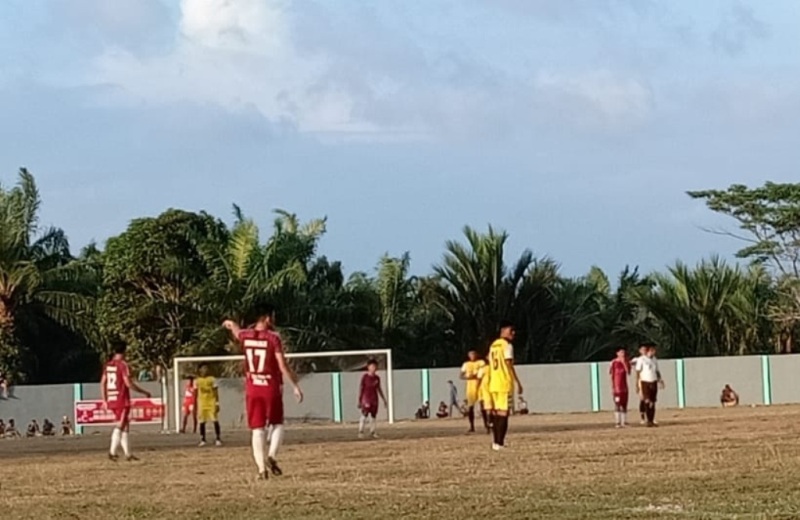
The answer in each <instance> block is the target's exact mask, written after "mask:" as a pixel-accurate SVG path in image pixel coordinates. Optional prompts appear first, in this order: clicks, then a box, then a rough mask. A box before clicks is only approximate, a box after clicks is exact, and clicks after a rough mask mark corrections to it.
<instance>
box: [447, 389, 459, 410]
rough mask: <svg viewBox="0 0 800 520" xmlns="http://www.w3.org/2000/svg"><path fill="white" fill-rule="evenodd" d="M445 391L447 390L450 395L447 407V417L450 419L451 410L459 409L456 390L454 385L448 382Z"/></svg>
mask: <svg viewBox="0 0 800 520" xmlns="http://www.w3.org/2000/svg"><path fill="white" fill-rule="evenodd" d="M447 389H448V391H449V393H450V405H449V408H450V410H449V413H448V416H449V417H452V416H453V408H455V409H456V410H458V409H459V405H458V389H457V388H456V385H455V384H453V382H452V381H448V382H447Z"/></svg>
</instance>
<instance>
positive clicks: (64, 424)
mask: <svg viewBox="0 0 800 520" xmlns="http://www.w3.org/2000/svg"><path fill="white" fill-rule="evenodd" d="M61 435H72V422H70V420H69V417H67V416H66V415H65V416H64V418H63V419H61Z"/></svg>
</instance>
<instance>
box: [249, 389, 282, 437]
mask: <svg viewBox="0 0 800 520" xmlns="http://www.w3.org/2000/svg"><path fill="white" fill-rule="evenodd" d="M245 407H246V408H247V426H248V427H249V428H250V429H251V430H257V429H259V428H265V427H266V426H267V425H268V424H283V393H282V392H281V391H280V390H278V391H277V392H271V391H270V392H266V393H263V394H247V396H246V397H245Z"/></svg>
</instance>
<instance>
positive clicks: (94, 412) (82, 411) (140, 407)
mask: <svg viewBox="0 0 800 520" xmlns="http://www.w3.org/2000/svg"><path fill="white" fill-rule="evenodd" d="M130 418H131V424H161V423H162V421H163V420H164V403H163V401H162V400H161V398H153V399H146V398H139V399H131V416H130ZM116 422H117V421H116V420H115V419H114V412H112V411H111V410H103V401H101V400H86V401H75V424H76V425H79V426H89V425H92V426H103V425H112V424H115V423H116Z"/></svg>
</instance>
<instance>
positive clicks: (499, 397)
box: [488, 321, 522, 451]
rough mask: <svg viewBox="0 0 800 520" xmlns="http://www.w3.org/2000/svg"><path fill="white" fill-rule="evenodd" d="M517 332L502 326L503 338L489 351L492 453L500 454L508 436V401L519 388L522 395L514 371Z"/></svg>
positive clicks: (497, 340) (504, 324) (509, 324)
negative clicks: (514, 345)
mask: <svg viewBox="0 0 800 520" xmlns="http://www.w3.org/2000/svg"><path fill="white" fill-rule="evenodd" d="M515 334H516V331H515V330H514V324H513V323H511V322H510V321H503V322H501V323H500V337H499V338H498V339H496V340H495V341H494V343H492V346H491V347H489V360H488V361H489V392H490V394H491V398H492V424H493V426H492V429H493V430H494V442H493V443H492V449H493V450H495V451H500V450H501V449H503V447H504V446H505V440H506V433H508V398H509V397H510V396H511V394H513V392H514V383H516V384H517V389H518V392H519V395H522V384H521V383H520V382H519V377H517V371H516V370H514V347H513V345H511V342H512V341H514V336H515Z"/></svg>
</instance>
